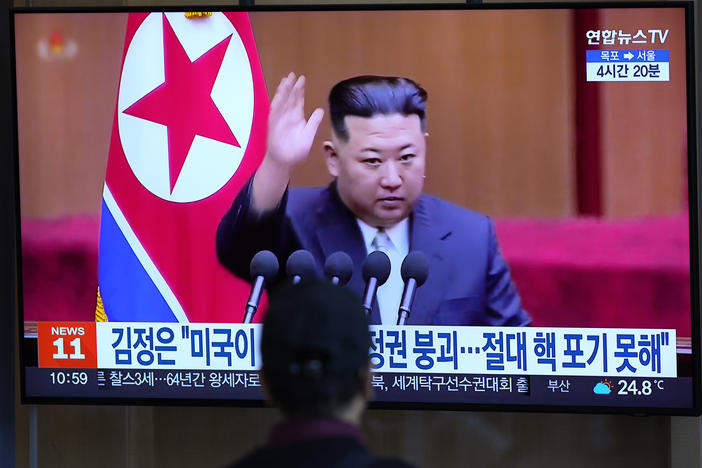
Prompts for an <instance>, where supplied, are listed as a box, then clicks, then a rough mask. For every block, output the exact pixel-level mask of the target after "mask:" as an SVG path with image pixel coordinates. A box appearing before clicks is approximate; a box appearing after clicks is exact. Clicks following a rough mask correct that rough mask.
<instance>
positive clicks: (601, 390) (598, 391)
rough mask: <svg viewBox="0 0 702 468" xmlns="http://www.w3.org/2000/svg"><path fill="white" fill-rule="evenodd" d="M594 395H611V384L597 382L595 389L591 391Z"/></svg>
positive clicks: (606, 381) (604, 381)
mask: <svg viewBox="0 0 702 468" xmlns="http://www.w3.org/2000/svg"><path fill="white" fill-rule="evenodd" d="M592 391H593V392H595V395H609V394H610V393H612V382H610V381H609V380H607V379H604V380H603V381H602V382H597V385H595V388H593V389H592Z"/></svg>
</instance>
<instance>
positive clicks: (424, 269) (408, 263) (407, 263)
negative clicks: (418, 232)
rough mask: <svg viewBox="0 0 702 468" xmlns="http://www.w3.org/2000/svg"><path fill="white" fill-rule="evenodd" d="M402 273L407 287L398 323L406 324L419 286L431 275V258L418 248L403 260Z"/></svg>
mask: <svg viewBox="0 0 702 468" xmlns="http://www.w3.org/2000/svg"><path fill="white" fill-rule="evenodd" d="M400 274H401V275H402V281H404V282H405V289H404V291H402V301H400V308H399V309H398V311H397V314H398V316H397V324H398V325H404V324H405V320H407V317H409V314H410V309H411V308H412V302H413V301H414V294H415V292H417V288H418V287H420V286H421V285H423V284H424V282H425V281H426V280H427V276H429V259H428V258H427V256H426V255H424V254H423V253H422V252H420V251H418V250H415V251H414V252H410V253H409V254H408V255H407V256H406V257H405V259H404V260H403V261H402V267H401V268H400Z"/></svg>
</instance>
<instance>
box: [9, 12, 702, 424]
mask: <svg viewBox="0 0 702 468" xmlns="http://www.w3.org/2000/svg"><path fill="white" fill-rule="evenodd" d="M621 8H629V9H633V8H646V9H658V8H683V9H684V13H685V35H686V44H685V46H686V51H685V55H686V86H687V93H686V94H687V124H688V132H687V139H688V141H687V144H688V146H687V151H688V167H687V169H688V197H689V198H688V200H689V229H690V232H689V234H690V281H691V289H690V292H691V294H690V296H691V307H690V310H691V340H692V370H693V376H692V386H693V388H692V398H693V404H692V406H691V407H689V408H688V407H684V408H668V407H657V406H636V407H633V406H605V405H602V406H577V407H576V406H572V405H567V406H566V405H528V404H524V405H513V404H505V405H502V404H494V403H491V404H481V403H465V404H461V403H420V402H373V401H372V402H370V404H369V407H370V409H398V410H442V411H443V410H452V411H500V412H505V411H509V412H544V413H584V414H631V415H670V416H699V415H700V414H702V405H701V395H700V390H701V388H702V387H701V378H702V370H701V369H700V339H702V337H701V332H700V301H699V297H700V286H701V284H700V273H699V253H700V249H699V232H700V228H701V227H702V226H700V220H699V217H698V214H697V211H698V209H699V200H698V187H699V185H700V183H701V182H702V174H700V173H699V172H698V160H699V158H700V154H699V149H698V148H697V132H699V129H698V128H697V126H696V120H697V116H696V110H697V102H696V79H697V80H699V78H698V77H697V78H696V71H695V60H694V59H695V57H694V42H695V34H694V24H693V2H692V1H680V0H676V1H670V2H662V1H655V2H642V1H632V2H613V3H607V2H594V3H583V2H575V3H489V4H459V3H446V4H439V3H435V4H432V3H429V4H361V5H353V4H332V5H289V4H285V5H252V6H242V5H239V6H228V5H227V6H225V5H173V6H161V5H157V6H105V7H102V6H93V7H90V6H75V7H74V6H62V7H10V9H9V25H10V31H9V38H10V42H9V44H8V46H9V54H10V59H11V68H10V76H9V77H8V78H9V79H8V80H7V81H9V83H7V85H8V86H10V93H11V96H12V108H11V109H10V112H11V113H12V114H11V115H10V121H11V123H12V130H11V131H12V132H13V134H12V138H11V146H12V149H11V153H12V154H11V159H10V160H9V161H8V160H6V162H5V169H6V170H5V171H2V173H3V174H4V176H3V182H4V184H3V185H4V186H5V187H7V188H8V189H10V190H13V191H14V193H9V192H10V190H5V191H2V193H3V195H2V196H4V197H7V198H6V199H5V200H4V203H5V204H7V206H14V216H13V218H12V219H11V221H10V223H9V224H8V225H9V226H10V228H8V233H9V232H10V229H12V228H14V238H13V241H14V246H13V247H14V258H12V259H11V260H12V262H13V263H14V265H13V267H14V275H15V277H14V282H15V286H16V287H15V290H14V298H13V299H14V303H15V304H16V307H17V310H16V313H15V314H14V316H15V317H17V320H18V322H17V335H16V336H17V337H18V340H19V341H18V343H19V346H18V348H19V350H20V351H19V366H20V367H19V376H20V400H21V403H22V404H81V405H153V406H193V407H197V406H232V407H237V406H238V407H263V406H266V403H265V402H264V401H263V400H258V399H256V400H253V399H221V400H220V399H195V398H193V399H185V398H173V399H171V398H126V397H115V398H94V397H36V396H29V395H27V389H26V379H25V369H26V367H25V366H26V360H27V352H26V351H25V350H24V340H25V334H24V311H23V293H22V291H23V287H22V246H21V212H20V179H19V144H18V114H17V83H16V62H15V60H16V57H15V39H16V38H15V21H14V19H15V15H18V14H40V13H137V12H173V11H228V12H246V13H255V12H267V11H275V12H286V11H290V12H310V11H381V10H382V11H424V10H461V11H471V10H535V9H541V10H559V9H565V10H578V9H621ZM692 129H694V130H695V131H691V130H692ZM3 206H5V205H3ZM9 235H10V236H12V234H9ZM8 302H9V301H8ZM563 377H567V376H563Z"/></svg>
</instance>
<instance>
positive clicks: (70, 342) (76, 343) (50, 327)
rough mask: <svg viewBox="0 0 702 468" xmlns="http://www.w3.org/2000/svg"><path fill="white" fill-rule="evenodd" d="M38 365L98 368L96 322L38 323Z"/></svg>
mask: <svg viewBox="0 0 702 468" xmlns="http://www.w3.org/2000/svg"><path fill="white" fill-rule="evenodd" d="M37 325H38V330H37V332H38V343H39V367H54V368H71V369H96V368H97V340H96V338H95V336H96V333H95V322H60V323H54V322H39V323H38V324H37Z"/></svg>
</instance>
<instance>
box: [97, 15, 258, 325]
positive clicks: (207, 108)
mask: <svg viewBox="0 0 702 468" xmlns="http://www.w3.org/2000/svg"><path fill="white" fill-rule="evenodd" d="M267 118H268V97H267V95H266V89H265V84H264V80H263V74H262V72H261V66H260V63H259V59H258V54H257V51H256V45H255V43H254V37H253V33H252V31H251V25H250V23H249V18H248V15H247V14H246V13H212V14H206V15H200V16H198V15H192V14H185V13H138V14H130V15H129V19H128V22H127V32H126V39H125V43H124V52H123V54H122V67H121V74H120V82H119V93H118V99H117V106H116V109H115V113H114V123H113V127H112V137H111V142H110V150H109V151H110V152H109V159H108V163H107V172H106V175H105V186H104V190H103V203H102V216H101V225H100V251H99V255H100V256H99V273H98V274H99V295H100V297H101V299H102V304H103V305H104V312H105V314H106V318H107V320H111V321H154V322H176V321H177V322H240V321H241V320H242V318H243V315H244V304H245V302H246V299H247V296H248V292H249V288H250V286H249V285H248V284H247V283H246V282H244V281H242V280H240V279H237V278H235V277H234V276H233V275H232V274H231V273H229V272H228V271H227V270H225V269H224V268H223V267H222V266H221V265H220V264H219V263H218V261H217V257H216V253H215V232H216V229H217V224H218V222H219V220H220V218H221V216H222V215H223V214H224V213H225V212H226V210H227V209H228V208H229V206H230V204H231V202H232V200H233V199H234V197H235V196H236V193H237V192H238V191H239V189H240V188H241V187H242V186H243V185H244V183H245V182H246V181H247V180H248V178H249V177H250V176H251V175H252V174H253V172H254V171H255V169H256V168H257V167H258V165H259V164H260V162H261V160H262V158H263V155H264V152H265V140H266V121H267ZM259 319H260V317H259Z"/></svg>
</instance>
